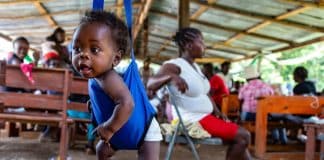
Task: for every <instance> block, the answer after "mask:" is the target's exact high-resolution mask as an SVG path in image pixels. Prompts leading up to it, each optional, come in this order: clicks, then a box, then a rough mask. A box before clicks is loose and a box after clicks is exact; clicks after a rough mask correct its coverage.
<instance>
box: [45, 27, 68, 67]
mask: <svg viewBox="0 0 324 160" xmlns="http://www.w3.org/2000/svg"><path fill="white" fill-rule="evenodd" d="M64 41H65V31H64V30H63V29H62V28H60V27H58V28H56V29H55V30H54V32H53V33H52V34H51V35H50V36H48V37H46V42H44V43H43V44H42V54H43V55H45V54H56V55H59V59H60V61H59V62H60V63H61V64H60V66H62V67H63V68H70V65H71V61H70V57H69V53H68V49H67V48H66V47H65V46H63V45H62V43H64Z"/></svg>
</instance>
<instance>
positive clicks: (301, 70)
mask: <svg viewBox="0 0 324 160" xmlns="http://www.w3.org/2000/svg"><path fill="white" fill-rule="evenodd" d="M294 75H295V76H297V77H299V78H301V79H302V80H305V79H306V78H307V77H308V71H307V69H306V68H305V67H303V66H298V67H296V68H295V70H294Z"/></svg>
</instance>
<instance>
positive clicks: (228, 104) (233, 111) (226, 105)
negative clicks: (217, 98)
mask: <svg viewBox="0 0 324 160" xmlns="http://www.w3.org/2000/svg"><path fill="white" fill-rule="evenodd" d="M240 109H241V105H240V100H239V99H238V95H237V94H230V95H224V96H223V99H222V106H221V112H222V113H223V114H224V115H226V116H227V117H229V118H240Z"/></svg>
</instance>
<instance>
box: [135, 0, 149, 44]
mask: <svg viewBox="0 0 324 160" xmlns="http://www.w3.org/2000/svg"><path fill="white" fill-rule="evenodd" d="M152 3H153V0H146V1H145V3H144V4H143V6H142V9H141V10H140V15H139V16H137V17H138V18H137V19H136V21H135V27H134V29H133V39H134V40H135V39H136V37H137V35H138V32H139V31H140V29H141V28H142V26H143V23H144V20H145V19H146V17H147V14H148V12H149V10H150V8H151V6H152Z"/></svg>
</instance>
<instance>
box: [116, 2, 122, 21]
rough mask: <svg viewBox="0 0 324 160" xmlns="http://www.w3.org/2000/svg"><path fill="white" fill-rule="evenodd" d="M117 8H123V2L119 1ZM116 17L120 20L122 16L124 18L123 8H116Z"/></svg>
mask: <svg viewBox="0 0 324 160" xmlns="http://www.w3.org/2000/svg"><path fill="white" fill-rule="evenodd" d="M116 3H117V6H121V5H123V0H117V2H116ZM116 10H117V11H116V15H117V16H118V17H119V18H121V16H122V13H123V8H122V7H117V8H116Z"/></svg>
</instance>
